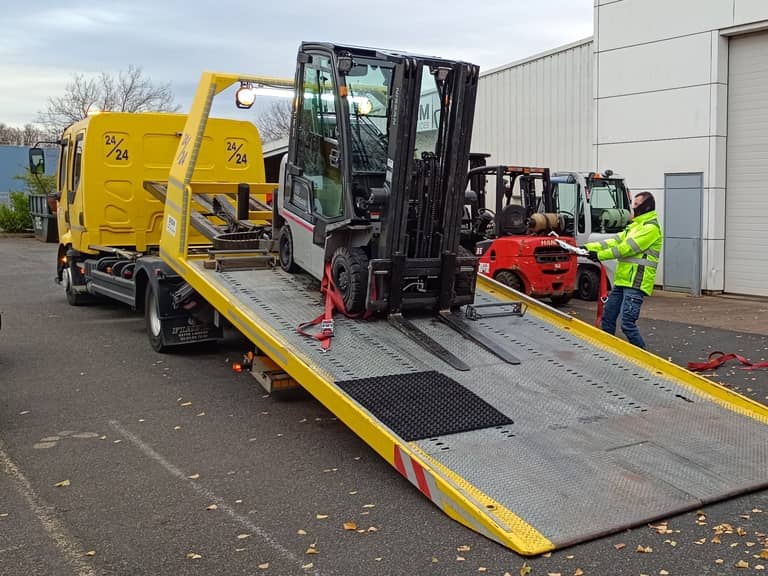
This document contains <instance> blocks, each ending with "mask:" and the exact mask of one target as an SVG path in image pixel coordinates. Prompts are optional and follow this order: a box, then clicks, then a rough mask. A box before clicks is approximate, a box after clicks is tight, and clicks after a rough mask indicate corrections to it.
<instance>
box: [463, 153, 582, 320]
mask: <svg viewBox="0 0 768 576" xmlns="http://www.w3.org/2000/svg"><path fill="white" fill-rule="evenodd" d="M486 157H487V155H484V154H483V155H481V154H473V155H472V157H471V159H470V165H471V166H473V167H472V168H471V169H470V172H469V189H468V192H467V204H466V205H465V213H464V219H463V222H464V226H463V230H462V245H463V246H464V247H465V248H467V249H470V250H473V251H474V253H475V255H476V256H478V257H480V262H479V271H480V273H482V274H485V275H487V276H490V277H492V278H494V279H496V280H498V281H499V282H502V283H504V284H506V285H507V286H509V287H511V288H513V289H515V290H517V291H518V292H523V293H525V294H527V295H529V296H534V297H537V298H548V299H549V300H550V302H551V303H552V304H553V305H555V306H562V305H564V304H565V303H566V302H568V301H569V300H570V299H571V296H572V295H573V292H574V290H575V288H576V269H577V261H576V256H575V255H574V254H572V253H570V252H568V251H566V250H563V249H562V248H561V247H560V246H559V245H558V244H557V243H556V242H555V240H554V238H553V236H555V235H557V236H558V237H559V238H560V239H561V240H563V241H566V242H568V243H570V244H573V245H575V241H574V239H573V238H572V237H570V236H567V235H564V236H560V235H561V234H565V231H566V213H565V212H564V211H563V210H562V208H561V207H560V206H559V205H558V203H557V198H556V197H555V196H553V194H552V186H551V184H550V176H549V169H548V168H538V167H527V166H486V165H485V158H486ZM488 178H491V179H493V180H495V201H494V204H495V210H491V209H489V208H487V207H486V196H487V191H486V184H487V179H488Z"/></svg>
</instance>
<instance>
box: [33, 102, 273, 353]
mask: <svg viewBox="0 0 768 576" xmlns="http://www.w3.org/2000/svg"><path fill="white" fill-rule="evenodd" d="M186 120H187V116H186V115H183V114H169V113H121V112H106V113H101V114H97V115H94V116H90V117H88V118H86V119H84V120H81V121H79V122H76V123H75V124H72V125H71V126H69V127H68V128H67V129H66V130H65V131H64V133H63V135H62V137H61V140H60V142H59V144H60V146H61V153H60V156H59V164H58V170H57V191H56V194H55V198H56V200H57V201H58V206H57V211H56V212H57V226H58V232H59V242H60V244H59V250H58V263H57V274H56V278H57V280H58V281H59V282H60V283H62V284H63V285H64V289H65V292H66V295H67V300H68V301H69V303H70V304H72V305H75V306H77V305H82V304H86V303H89V302H90V301H92V300H93V299H94V297H96V296H98V297H108V298H111V299H114V300H118V301H121V302H124V303H126V304H128V305H130V306H132V307H135V308H139V309H141V308H142V307H143V306H144V304H145V301H146V298H147V297H148V296H149V297H151V298H153V299H155V300H156V301H153V304H155V305H156V306H155V313H156V316H157V317H156V318H154V320H155V323H156V324H158V323H159V318H160V319H162V320H166V319H167V320H169V322H165V323H164V326H170V327H171V328H169V329H168V333H167V334H158V335H157V336H158V338H157V346H156V348H163V347H164V346H165V345H169V344H170V345H172V344H174V343H178V344H182V343H189V342H192V341H199V340H208V339H213V338H216V337H218V336H219V333H220V329H218V328H217V327H215V326H213V324H212V323H211V319H212V318H213V316H214V314H213V312H212V310H210V307H208V306H205V305H204V303H203V301H202V300H200V301H199V302H198V303H191V302H190V301H189V298H194V295H193V293H190V294H186V293H185V294H183V296H185V298H186V300H187V301H186V302H185V304H184V306H186V308H185V307H184V306H181V305H180V304H179V303H180V302H181V300H184V299H185V298H181V295H178V294H176V293H177V292H178V291H179V289H181V288H183V284H184V283H183V281H182V280H181V279H180V278H179V277H178V276H177V275H176V274H175V273H174V272H173V270H172V269H170V268H169V267H168V266H167V264H165V263H163V262H162V260H161V259H160V258H159V244H160V237H161V234H162V228H163V226H164V219H163V211H164V198H160V197H156V196H155V195H153V193H152V191H151V190H150V189H149V188H147V187H146V183H147V182H157V183H162V182H167V181H168V174H169V172H170V169H171V165H172V164H173V163H174V161H175V155H176V151H177V149H178V147H179V143H180V141H181V139H182V138H181V135H182V132H183V130H184V124H185V122H186ZM196 152H197V158H196V163H195V167H194V171H193V172H192V173H191V174H189V175H188V176H189V177H190V179H191V181H194V183H195V185H197V186H203V187H206V186H207V187H209V188H210V190H211V191H212V193H211V194H210V195H205V194H201V195H198V196H196V198H199V199H201V200H200V201H203V200H202V199H203V198H208V199H211V201H212V202H213V203H214V204H215V206H216V208H214V207H213V206H206V205H200V204H199V203H197V201H196V205H195V208H196V209H197V210H199V211H201V212H209V213H210V212H214V220H216V218H215V212H216V210H221V211H222V218H224V219H226V212H227V208H229V209H230V211H231V208H232V204H231V203H229V202H228V201H227V198H231V197H232V194H230V195H229V196H226V192H227V191H229V190H230V189H231V190H234V189H235V187H236V184H237V183H252V182H259V183H263V182H264V162H263V156H262V150H261V140H260V137H259V133H258V130H257V129H256V127H255V126H254V125H253V124H252V123H250V122H245V121H240V120H233V119H221V118H211V119H209V121H208V122H207V124H206V125H205V126H204V133H203V134H202V143H201V146H200V148H199V149H198V150H197V151H196ZM40 162H41V156H40V149H34V148H33V149H32V150H30V166H31V169H33V170H39V169H40ZM42 162H43V164H44V158H43V159H42ZM32 167H34V168H32ZM43 169H44V168H43ZM221 192H225V194H224V197H223V198H224V199H223V200H222V199H219V200H218V201H217V200H216V198H220V194H219V193H221ZM217 221H218V222H221V221H222V219H221V218H220V219H219V220H217ZM204 232H205V231H202V232H201V231H199V230H198V229H196V228H194V227H192V228H191V230H190V232H189V243H190V245H192V246H195V245H199V246H210V245H211V243H212V241H213V238H212V235H210V234H209V235H208V236H206V234H205V233H204ZM174 294H176V295H174ZM190 310H195V314H196V317H192V315H191V314H190V313H189V311H190ZM203 310H204V311H205V314H201V311H203ZM173 318H176V319H177V322H175V323H174V322H173ZM201 319H202V320H201ZM150 321H151V319H150V320H148V322H150ZM174 324H175V328H174V326H173V325H174Z"/></svg>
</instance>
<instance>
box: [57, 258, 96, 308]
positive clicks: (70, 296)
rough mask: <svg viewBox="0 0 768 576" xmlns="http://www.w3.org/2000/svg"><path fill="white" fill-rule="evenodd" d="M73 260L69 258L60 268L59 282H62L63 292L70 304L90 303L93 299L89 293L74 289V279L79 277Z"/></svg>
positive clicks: (81, 304)
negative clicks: (62, 267) (62, 268)
mask: <svg viewBox="0 0 768 576" xmlns="http://www.w3.org/2000/svg"><path fill="white" fill-rule="evenodd" d="M76 266H77V264H75V261H74V260H69V261H68V262H67V265H66V266H65V267H64V270H62V274H61V283H62V284H64V293H65V294H66V295H67V302H69V305H70V306H84V305H86V304H90V303H91V302H92V301H93V299H92V298H91V295H90V294H82V293H80V292H75V291H74V279H75V278H80V276H81V275H80V271H79V270H77V269H76Z"/></svg>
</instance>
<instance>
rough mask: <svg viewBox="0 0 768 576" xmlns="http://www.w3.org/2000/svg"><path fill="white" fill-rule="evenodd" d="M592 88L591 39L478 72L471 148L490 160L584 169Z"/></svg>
mask: <svg viewBox="0 0 768 576" xmlns="http://www.w3.org/2000/svg"><path fill="white" fill-rule="evenodd" d="M593 90H594V51H593V47H592V39H591V38H587V39H585V40H581V41H579V42H575V43H573V44H569V45H567V46H563V47H561V48H557V49H556V50H551V51H548V52H544V53H542V54H537V55H536V56H532V57H530V58H526V59H525V60H521V61H519V62H513V63H511V64H508V65H506V66H501V67H499V68H494V69H492V70H487V71H482V72H481V74H480V81H479V83H478V93H477V106H476V108H475V122H474V129H473V132H472V152H485V153H487V154H491V158H490V159H489V162H490V163H493V164H506V165H524V166H545V167H549V168H552V169H555V168H557V169H561V170H581V169H588V168H589V167H590V166H592V164H593V159H592V147H593V144H594V141H595V140H594V135H593V130H594V121H593V103H594V93H593Z"/></svg>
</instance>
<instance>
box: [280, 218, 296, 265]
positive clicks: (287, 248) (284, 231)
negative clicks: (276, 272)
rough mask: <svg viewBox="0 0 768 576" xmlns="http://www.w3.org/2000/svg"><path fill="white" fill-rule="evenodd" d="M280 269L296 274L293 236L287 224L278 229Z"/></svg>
mask: <svg viewBox="0 0 768 576" xmlns="http://www.w3.org/2000/svg"><path fill="white" fill-rule="evenodd" d="M279 248H280V268H282V269H283V270H285V271H286V272H290V273H293V272H296V271H298V269H299V267H298V266H296V262H295V260H294V259H293V234H292V233H291V229H290V228H289V227H288V224H284V225H283V227H282V228H280V246H279Z"/></svg>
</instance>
